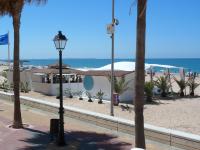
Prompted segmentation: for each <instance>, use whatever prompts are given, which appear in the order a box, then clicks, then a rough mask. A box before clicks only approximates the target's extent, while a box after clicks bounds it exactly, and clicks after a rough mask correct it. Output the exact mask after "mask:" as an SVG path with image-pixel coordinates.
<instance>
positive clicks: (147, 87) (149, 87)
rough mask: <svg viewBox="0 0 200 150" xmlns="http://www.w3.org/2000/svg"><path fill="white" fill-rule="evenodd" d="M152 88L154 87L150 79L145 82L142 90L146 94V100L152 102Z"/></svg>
mask: <svg viewBox="0 0 200 150" xmlns="http://www.w3.org/2000/svg"><path fill="white" fill-rule="evenodd" d="M153 88H154V84H153V82H151V81H149V82H145V84H144V92H145V94H146V102H152V97H153Z"/></svg>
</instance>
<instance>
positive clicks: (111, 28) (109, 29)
mask: <svg viewBox="0 0 200 150" xmlns="http://www.w3.org/2000/svg"><path fill="white" fill-rule="evenodd" d="M118 24H119V21H118V20H117V19H115V0H112V23H111V24H109V25H108V26H107V32H108V34H111V39H112V48H111V60H112V62H111V93H110V94H111V96H110V101H111V102H110V115H111V116H114V109H113V101H114V97H113V91H114V46H115V43H114V38H115V25H118Z"/></svg>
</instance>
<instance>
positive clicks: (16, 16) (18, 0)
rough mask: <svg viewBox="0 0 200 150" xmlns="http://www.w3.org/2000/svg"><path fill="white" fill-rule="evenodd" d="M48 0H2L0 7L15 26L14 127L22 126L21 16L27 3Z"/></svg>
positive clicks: (2, 12) (2, 13)
mask: <svg viewBox="0 0 200 150" xmlns="http://www.w3.org/2000/svg"><path fill="white" fill-rule="evenodd" d="M46 1H47V0H1V1H0V6H1V7H0V9H1V11H0V12H1V15H6V14H8V15H9V16H11V17H12V19H13V28H14V67H13V68H14V69H13V83H14V121H13V128H22V127H23V124H22V118H21V108H20V91H19V84H20V70H19V54H20V53H19V44H20V18H21V13H22V10H23V7H24V5H25V4H27V3H29V4H30V3H32V2H35V3H37V4H40V3H41V2H46Z"/></svg>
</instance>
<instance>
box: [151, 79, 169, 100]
mask: <svg viewBox="0 0 200 150" xmlns="http://www.w3.org/2000/svg"><path fill="white" fill-rule="evenodd" d="M154 84H155V85H156V86H157V87H158V88H159V89H160V90H161V96H162V97H166V96H167V94H168V93H167V91H168V90H169V88H170V85H169V82H168V78H167V76H160V77H158V78H157V80H156V81H154Z"/></svg>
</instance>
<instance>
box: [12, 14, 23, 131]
mask: <svg viewBox="0 0 200 150" xmlns="http://www.w3.org/2000/svg"><path fill="white" fill-rule="evenodd" d="M20 17H21V14H20V13H16V14H15V15H13V28H14V68H13V83H14V121H13V128H22V127H23V125H22V117H21V108H20V97H19V96H20V92H19V83H20V70H19V38H20V36H19V30H20Z"/></svg>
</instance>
